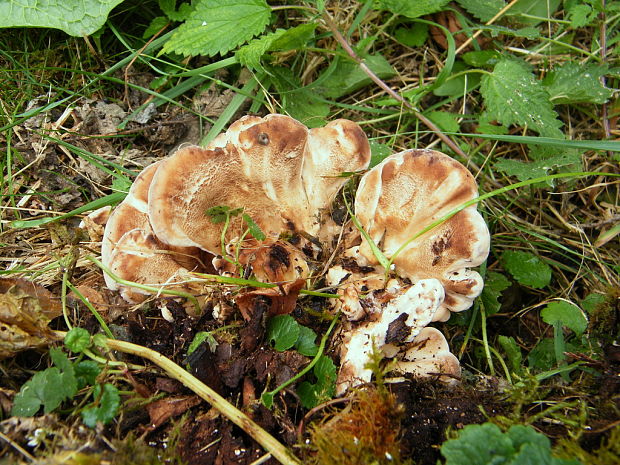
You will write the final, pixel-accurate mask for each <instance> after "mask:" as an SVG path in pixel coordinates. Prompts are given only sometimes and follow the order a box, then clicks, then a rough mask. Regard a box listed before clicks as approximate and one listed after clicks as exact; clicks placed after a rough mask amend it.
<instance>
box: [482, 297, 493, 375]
mask: <svg viewBox="0 0 620 465" xmlns="http://www.w3.org/2000/svg"><path fill="white" fill-rule="evenodd" d="M480 324H481V326H482V347H484V354H485V355H486V358H487V363H488V365H489V372H490V373H491V376H495V368H494V367H493V358H492V357H491V351H490V350H489V338H488V336H487V315H486V312H485V310H484V305H481V306H480Z"/></svg>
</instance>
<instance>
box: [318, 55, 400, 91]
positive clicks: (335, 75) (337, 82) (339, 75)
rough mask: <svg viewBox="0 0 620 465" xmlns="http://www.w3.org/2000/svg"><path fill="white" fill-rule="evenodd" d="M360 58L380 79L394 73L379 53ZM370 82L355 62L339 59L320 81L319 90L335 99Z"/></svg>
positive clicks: (389, 76)
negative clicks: (329, 72) (336, 64)
mask: <svg viewBox="0 0 620 465" xmlns="http://www.w3.org/2000/svg"><path fill="white" fill-rule="evenodd" d="M362 58H363V59H364V63H366V66H368V67H369V68H370V69H371V70H372V71H373V72H374V73H375V74H376V75H377V76H378V77H379V78H381V79H388V78H391V77H392V76H394V75H395V74H396V71H394V68H392V66H391V65H390V64H389V63H388V61H387V60H386V59H385V58H383V56H381V55H367V56H365V57H362ZM319 79H321V78H319ZM370 83H372V80H371V79H370V78H369V77H368V75H367V74H366V73H365V72H364V71H363V70H362V68H360V67H359V65H358V64H357V63H355V62H354V61H352V60H345V59H341V60H340V61H339V62H338V66H337V67H336V69H335V70H334V71H333V72H332V73H331V74H330V75H329V76H327V78H326V79H324V80H323V81H322V85H321V91H322V93H323V95H325V96H326V97H328V98H334V99H337V98H339V97H343V96H345V95H348V94H350V93H352V92H355V91H356V90H358V89H361V88H362V87H364V86H367V85H369V84H370Z"/></svg>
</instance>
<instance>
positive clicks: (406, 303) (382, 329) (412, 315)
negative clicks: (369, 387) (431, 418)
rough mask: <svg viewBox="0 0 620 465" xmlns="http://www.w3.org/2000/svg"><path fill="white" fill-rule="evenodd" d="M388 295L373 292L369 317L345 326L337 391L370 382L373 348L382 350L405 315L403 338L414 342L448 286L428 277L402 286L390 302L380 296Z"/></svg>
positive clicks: (431, 316) (370, 298)
mask: <svg viewBox="0 0 620 465" xmlns="http://www.w3.org/2000/svg"><path fill="white" fill-rule="evenodd" d="M381 297H385V296H376V295H375V296H369V297H367V300H368V303H367V304H366V305H365V307H366V311H367V312H368V313H370V315H369V317H368V318H367V321H365V322H363V323H360V324H357V325H351V327H350V328H348V329H345V330H344V334H343V339H344V340H343V343H342V346H341V355H340V361H341V365H340V372H339V374H338V380H337V383H336V393H337V394H338V395H342V394H343V393H344V392H345V391H346V390H347V389H349V388H351V387H353V386H356V385H359V384H361V383H365V382H369V381H370V379H371V377H372V371H371V370H370V369H369V368H367V367H366V365H367V364H368V362H369V361H370V355H371V354H372V352H373V350H379V351H381V350H382V349H383V347H384V346H385V345H386V344H387V343H388V342H389V341H387V336H388V330H389V328H390V325H391V324H392V323H394V322H395V321H396V320H399V318H403V317H402V315H406V319H404V321H403V322H402V323H404V326H405V331H406V334H405V335H404V337H403V340H402V341H401V342H411V341H413V340H414V338H415V337H416V335H417V334H418V333H419V332H420V331H421V330H422V329H423V328H424V327H425V326H427V325H428V324H429V323H430V322H431V320H432V318H433V315H434V314H435V312H436V311H437V309H438V308H439V306H440V305H441V302H442V301H443V298H444V290H443V286H442V285H441V283H440V282H439V281H438V280H436V279H425V280H422V281H419V282H417V283H416V284H414V285H412V286H408V287H406V288H402V289H400V290H399V291H398V294H397V295H395V296H394V297H393V298H391V299H390V300H389V301H387V303H385V304H383V305H381V304H380V303H379V301H378V300H379V299H381Z"/></svg>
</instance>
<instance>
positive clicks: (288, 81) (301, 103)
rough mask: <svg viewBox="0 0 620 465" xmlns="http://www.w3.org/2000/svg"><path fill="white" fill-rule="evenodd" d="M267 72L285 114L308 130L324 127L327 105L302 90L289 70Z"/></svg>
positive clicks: (313, 92) (272, 68)
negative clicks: (271, 76)
mask: <svg viewBox="0 0 620 465" xmlns="http://www.w3.org/2000/svg"><path fill="white" fill-rule="evenodd" d="M269 72H270V73H271V74H272V75H273V77H274V85H275V87H276V89H277V91H278V93H279V94H280V99H281V102H280V103H281V104H282V106H283V107H284V108H283V110H284V112H285V113H287V114H288V115H289V116H291V117H293V118H295V119H296V120H298V121H301V122H302V123H303V124H305V125H306V126H308V127H310V128H315V127H321V126H324V125H325V117H326V116H327V115H328V114H329V111H330V108H329V104H328V103H326V102H325V101H322V100H320V99H319V96H317V94H316V92H315V91H313V90H310V89H306V88H304V87H303V86H302V84H301V81H300V80H299V78H298V77H297V76H295V75H294V74H293V71H291V70H290V69H289V68H283V67H270V68H269Z"/></svg>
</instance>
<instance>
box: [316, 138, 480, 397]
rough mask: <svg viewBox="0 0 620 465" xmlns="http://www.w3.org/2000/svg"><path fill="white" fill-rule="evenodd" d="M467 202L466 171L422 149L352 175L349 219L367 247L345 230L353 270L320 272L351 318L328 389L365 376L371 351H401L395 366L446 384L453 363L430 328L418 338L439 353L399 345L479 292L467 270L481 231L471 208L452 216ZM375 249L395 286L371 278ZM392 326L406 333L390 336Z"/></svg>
mask: <svg viewBox="0 0 620 465" xmlns="http://www.w3.org/2000/svg"><path fill="white" fill-rule="evenodd" d="M477 196H478V186H477V184H476V182H475V180H474V177H473V176H472V175H471V173H470V172H469V171H468V170H467V169H466V168H465V167H464V166H463V165H461V164H460V163H458V162H457V161H455V160H453V159H452V158H450V157H448V156H447V155H444V154H443V153H440V152H436V151H432V150H408V151H404V152H400V153H397V154H394V155H391V156H388V157H387V158H386V159H385V160H384V161H383V162H381V163H380V164H378V165H377V166H375V167H374V168H372V169H371V170H369V171H368V172H367V173H366V174H365V175H364V176H363V177H362V179H361V181H360V184H359V187H358V190H357V193H356V197H355V215H356V217H357V219H358V221H359V223H360V225H361V227H362V228H363V229H364V231H366V233H367V234H368V237H369V238H370V240H371V241H372V244H371V243H370V242H369V240H367V239H366V238H365V237H363V235H362V234H360V233H359V232H358V231H353V233H352V234H353V235H354V236H357V242H358V243H359V245H358V246H354V247H352V248H350V249H349V250H347V251H346V252H345V255H346V256H347V260H348V265H349V267H351V268H352V269H353V270H354V271H353V272H350V273H348V274H345V273H344V271H346V270H345V269H344V268H343V267H342V265H338V266H337V267H334V268H333V269H332V270H330V272H329V273H328V281H330V280H331V282H330V284H331V285H339V286H340V287H341V291H340V292H341V294H342V298H341V302H340V308H341V309H342V311H343V313H344V314H345V315H346V316H347V318H348V319H349V320H350V321H357V323H349V325H348V327H347V328H345V331H344V333H343V340H344V341H348V342H345V343H344V344H343V346H342V352H341V354H342V357H343V363H342V364H341V369H340V372H339V375H338V381H337V388H336V389H337V391H338V392H340V393H342V392H344V391H345V390H346V389H347V388H348V387H349V386H352V385H355V384H359V383H362V382H365V381H368V380H369V373H368V370H367V369H366V368H364V367H365V365H366V364H367V363H368V362H369V361H370V353H371V351H372V350H379V351H381V352H382V353H383V354H384V355H385V356H390V357H391V356H394V355H396V354H397V353H398V352H403V354H404V359H405V360H409V362H407V363H405V362H402V364H401V367H402V368H403V369H405V370H410V371H414V372H415V373H416V374H417V375H419V376H429V375H431V374H434V375H441V374H444V375H449V376H448V377H447V378H446V380H448V381H449V380H451V379H453V378H450V376H453V377H454V376H458V374H459V373H460V370H459V367H458V361H457V360H456V359H455V358H454V356H453V355H452V354H450V353H449V350H447V342H446V341H445V338H444V337H443V335H441V333H439V334H437V333H438V331H437V332H433V333H428V332H427V333H426V334H427V336H426V339H428V340H432V341H433V344H430V347H436V348H437V350H438V351H439V352H440V353H435V354H433V355H432V356H430V357H426V356H424V355H422V354H424V352H420V353H418V352H417V349H416V347H419V344H418V345H416V344H415V343H414V344H413V345H411V344H409V346H407V343H411V342H414V341H415V337H416V335H417V334H418V333H419V332H420V329H421V328H423V327H425V326H426V325H427V324H429V323H430V322H432V321H446V320H447V319H448V318H449V317H450V312H457V311H462V310H465V309H467V308H469V307H470V306H471V304H472V302H473V299H474V298H475V297H477V296H478V295H479V294H480V292H482V287H483V281H482V277H481V276H480V275H479V274H478V273H477V272H475V271H473V270H471V268H472V267H475V266H478V265H480V264H481V263H482V262H483V261H484V260H485V259H486V257H487V255H488V253H489V241H490V237H489V231H488V228H487V226H486V224H485V222H484V220H483V218H482V216H481V215H480V213H478V211H477V210H476V206H475V205H474V204H472V205H470V206H467V207H465V208H462V209H461V210H459V211H458V212H457V213H455V214H452V213H454V211H456V210H458V209H459V208H461V207H462V206H463V204H465V203H466V202H468V201H471V200H473V199H475V198H476V197H477ZM451 214H452V216H450V215H451ZM442 219H444V221H442ZM433 226H434V227H433ZM349 242H351V240H349ZM353 242H355V240H353ZM375 245H376V247H378V249H379V250H380V251H381V253H383V254H384V255H385V256H386V257H388V258H389V260H390V263H391V264H392V266H393V271H394V272H395V273H396V275H398V276H399V277H400V279H401V283H400V284H396V285H395V284H393V283H394V282H396V283H398V280H394V279H393V280H390V281H389V282H387V284H386V285H384V282H385V278H383V279H382V278H381V274H382V271H385V270H381V269H380V268H381V267H380V266H379V264H380V259H379V257H377V255H376V252H375V251H373V246H375ZM351 260H353V263H351ZM352 265H353V266H352ZM387 271H389V272H391V271H392V270H387ZM408 283H413V285H411V284H408ZM420 283H427V285H428V286H429V287H430V288H431V289H434V290H435V291H433V292H434V293H432V295H433V299H430V297H429V294H421V293H420V292H419V289H416V286H419V285H420ZM394 288H400V289H401V290H400V292H403V294H402V296H407V298H406V299H404V298H402V297H397V298H394V296H393V291H391V289H394ZM437 289H441V293H439V292H438V291H436V290H437ZM364 294H366V297H364ZM386 299H393V300H390V301H389V303H388V304H385V303H384V302H382V300H383V301H385V300H386ZM416 299H417V300H416ZM429 302H433V305H430V304H429ZM386 308H387V309H388V311H387V312H386ZM397 329H398V330H399V331H401V334H405V336H406V337H404V338H400V339H399V338H397V339H394V338H393V334H394V331H396V330H397ZM402 331H404V333H402ZM428 334H431V335H432V338H431V339H429V337H430V336H428ZM395 343H396V345H395ZM346 344H349V345H348V346H347V345H346ZM353 346H355V349H353ZM398 346H402V347H401V348H399V347H398ZM407 347H408V349H407ZM440 349H441V350H440ZM353 350H355V352H352V351H353ZM446 351H447V353H445V352H446ZM422 360H424V362H423V361H422ZM414 367H415V369H414Z"/></svg>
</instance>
